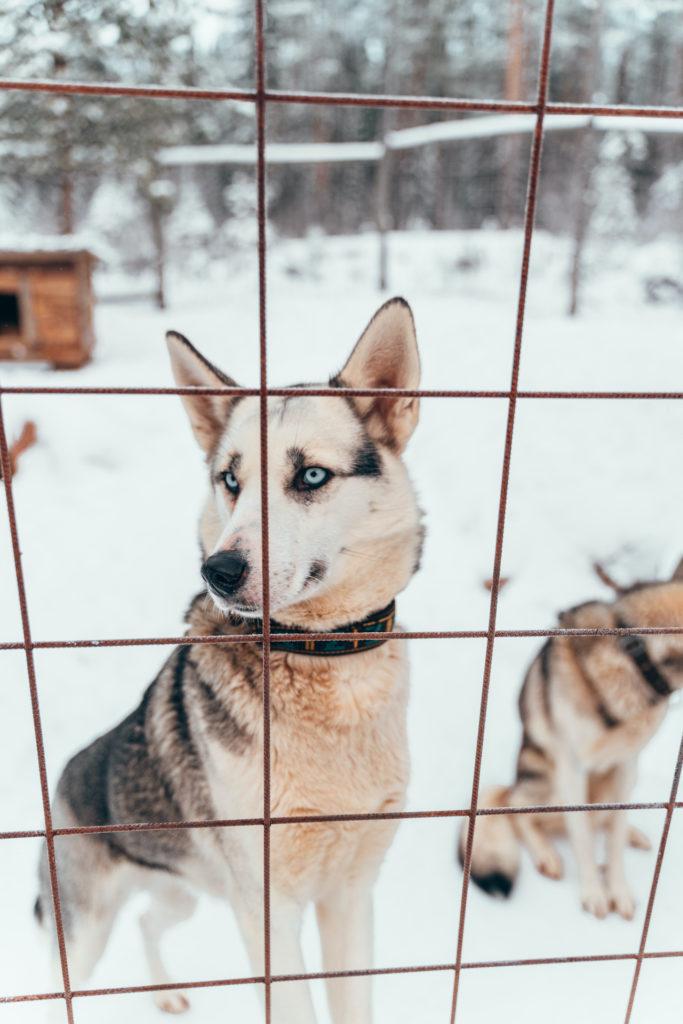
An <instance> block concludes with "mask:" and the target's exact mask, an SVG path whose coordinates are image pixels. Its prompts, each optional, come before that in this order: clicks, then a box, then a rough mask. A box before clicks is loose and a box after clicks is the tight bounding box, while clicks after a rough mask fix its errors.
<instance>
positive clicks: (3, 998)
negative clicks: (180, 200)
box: [0, 0, 683, 1024]
mask: <svg viewBox="0 0 683 1024" xmlns="http://www.w3.org/2000/svg"><path fill="white" fill-rule="evenodd" d="M554 8H555V0H546V3H545V11H544V21H543V29H542V45H541V54H540V59H539V68H538V85H537V93H536V99H535V102H511V101H505V100H499V99H457V98H448V97H446V98H444V97H434V96H399V95H366V94H356V93H315V92H286V91H282V90H269V89H268V87H267V81H266V49H265V37H266V29H265V15H266V0H254V28H255V89H253V90H245V89H227V88H226V89H198V88H183V87H178V88H175V87H162V86H157V85H141V86H138V85H127V84H125V83H86V82H66V81H57V80H20V79H0V90H5V91H6V90H23V91H30V92H41V93H58V94H72V95H73V94H80V95H107V96H114V97H116V96H118V97H122V96H136V97H146V98H149V99H155V100H159V101H163V100H164V99H185V100H193V101H202V100H205V101H206V100H223V101H231V100H233V101H234V100H241V101H245V102H250V103H253V104H254V106H255V112H256V152H257V161H256V182H257V221H258V240H257V246H258V279H259V303H258V317H259V387H258V388H228V387H226V388H220V389H213V388H179V387H176V388H173V387H170V388H169V387H140V388H135V387H11V386H10V387H3V386H2V385H1V384H0V464H1V466H2V479H3V485H4V490H5V498H6V505H7V515H8V522H9V529H10V537H11V545H12V555H13V561H14V568H15V574H16V586H17V597H18V602H19V609H20V614H21V627H22V633H23V639H22V640H21V641H17V642H5V643H0V650H23V651H24V654H25V659H26V670H27V678H28V686H29V692H30V700H31V709H32V718H33V730H34V735H35V746H36V753H37V761H38V773H39V779H40V788H41V797H42V807H43V818H44V827H43V828H41V829H35V830H26V831H13V832H0V839H22V838H44V839H45V843H46V846H47V853H48V865H49V875H50V884H51V893H52V904H53V906H52V910H53V914H54V919H55V924H56V933H57V941H58V947H59V959H60V965H61V974H62V982H63V988H62V990H61V991H54V992H39V993H29V994H24V995H0V1003H3V1004H11V1003H24V1002H35V1001H45V1000H48V1001H49V1000H63V1001H64V1006H65V1012H66V1018H67V1021H68V1022H69V1024H73V1021H74V1011H73V1001H74V999H77V998H86V997H96V996H110V995H125V994H132V993H142V992H157V991H172V990H178V989H188V990H189V989H198V988H200V989H201V988H215V987H222V986H233V985H262V986H263V988H264V994H265V1002H264V1014H265V1022H266V1024H271V1019H272V1014H271V988H272V985H273V984H283V983H287V982H301V981H317V980H321V979H328V978H354V977H363V976H368V975H374V976H386V975H401V974H418V973H427V972H444V971H445V972H450V973H452V974H453V989H452V998H451V1007H450V1018H449V1019H450V1024H455V1022H456V1020H460V1019H461V1016H459V1015H458V995H459V990H460V980H461V975H462V971H464V970H479V969H491V968H503V967H525V966H540V965H546V964H578V963H602V962H614V961H630V962H632V963H633V974H632V979H631V984H630V989H629V991H628V993H625V997H626V998H625V1002H626V1008H625V1016H624V1024H629V1022H630V1021H631V1020H632V1016H633V1008H634V1002H635V996H636V991H637V988H638V982H639V978H640V973H641V969H642V964H643V962H644V961H645V960H655V959H662V958H676V957H682V956H683V950H682V949H678V950H665V951H651V950H648V949H646V946H647V940H648V933H649V929H650V922H651V919H652V912H653V908H654V903H655V898H656V895H657V888H658V884H659V879H660V875H661V870H662V864H663V861H664V855H665V852H666V846H667V841H668V838H669V832H670V829H671V823H672V819H673V815H674V811H675V810H677V809H680V808H681V807H683V801H679V800H678V789H679V783H680V777H681V768H682V765H683V738H682V740H681V745H680V747H679V751H678V756H677V760H676V765H675V769H674V773H673V778H672V782H671V788H670V792H669V798H668V800H666V801H663V802H641V803H602V804H572V805H567V806H557V805H555V806H550V805H543V806H536V807H524V808H520V807H500V808H481V807H479V803H478V801H479V783H480V773H481V763H482V755H483V747H484V734H485V728H486V714H487V705H488V695H489V688H490V684H491V667H492V659H493V650H494V644H495V641H496V639H497V638H501V637H550V636H604V635H614V636H620V635H627V634H629V633H632V634H637V635H651V634H675V633H683V627H673V626H672V627H664V628H642V627H636V626H633V627H622V628H613V629H606V628H601V629H560V628H557V629H519V630H509V629H508V630H499V629H497V611H498V598H499V594H500V587H501V563H502V555H503V540H504V532H505V521H506V510H507V498H508V487H509V479H510V464H511V455H512V443H513V433H514V426H515V414H516V409H517V402H518V400H526V399H572V400H577V399H583V400H592V399H612V400H634V399H635V400H657V399H681V398H683V391H668V392H664V391H657V392H636V391H606V392H598V391H522V390H520V389H519V386H518V385H519V372H520V362H521V352H522V339H523V330H524V318H525V307H526V295H527V283H528V277H529V260H530V253H531V245H532V239H533V233H534V219H535V214H536V205H537V198H538V188H539V181H540V171H541V153H542V148H543V134H544V119H545V116H546V114H548V113H552V114H567V115H571V114H588V115H599V114H612V115H616V116H624V117H660V118H683V107H657V106H627V105H597V104H592V103H581V104H576V103H575V104H566V103H552V102H549V101H548V83H549V72H550V57H551V43H552V31H553V16H554ZM273 103H276V104H277V103H290V104H312V105H317V106H363V107H390V108H404V109H415V110H434V111H454V112H461V113H462V112H479V113H483V112H484V113H485V112H497V113H503V114H505V113H531V114H535V116H536V123H535V127H534V132H533V138H532V145H531V153H530V159H529V169H528V180H527V194H526V203H525V211H524V236H523V237H524V241H523V250H522V264H521V271H520V278H519V292H518V300H517V315H516V322H515V329H514V343H513V351H512V370H511V376H510V386H509V388H508V389H507V390H496V391H483V390H480V391H478V390H438V391H437V390H427V389H424V390H419V389H418V390H407V389H385V388H377V389H346V391H345V394H348V395H362V396H368V397H372V396H380V395H387V396H394V397H399V396H415V397H424V398H451V399H457V398H488V399H498V400H501V401H506V402H507V420H506V427H505V440H504V449H503V460H502V470H501V478H500V491H499V499H498V517H497V528H496V541H495V550H494V556H493V570H492V576H491V598H490V605H489V617H488V626H487V628H486V629H485V630H452V631H440V632H428V631H421V632H409V631H393V632H391V633H387V634H386V637H387V638H388V639H407V640H423V639H430V640H438V639H466V638H478V639H485V640H486V653H485V659H484V672H483V679H482V685H481V698H480V706H479V719H478V726H477V734H476V748H475V756H474V764H473V769H472V792H471V801H470V804H469V806H468V807H465V808H456V809H433V810H423V811H402V812H391V813H364V814H361V813H358V814H323V815H311V816H305V815H304V816H283V817H278V816H273V815H272V814H271V799H270V782H271V764H270V640H271V634H270V615H269V577H268V567H269V557H268V556H269V546H268V540H269V520H268V479H267V472H266V468H267V458H268V419H267V400H268V398H269V397H270V396H287V395H291V394H293V395H301V394H302V392H303V393H309V394H312V395H330V396H334V397H338V396H339V391H338V390H337V389H330V388H304V389H302V388H296V389H292V388H270V387H268V349H267V332H266V312H267V291H266V287H267V274H266V164H267V159H266V115H267V108H268V105H269V104H273ZM200 393H203V394H240V395H252V396H257V397H258V398H259V399H260V431H261V499H262V513H261V515H262V529H261V536H262V544H261V549H262V559H263V627H262V632H261V633H260V634H250V635H249V636H220V637H213V636H201V637H196V636H182V637H150V638H142V639H140V638H123V639H115V640H76V641H72V640H59V639H57V640H46V641H34V640H33V637H32V634H31V626H30V621H29V614H28V602H27V596H26V583H25V578H24V573H23V569H22V560H21V548H20V543H19V533H18V526H17V516H16V510H15V505H14V499H13V492H12V474H11V467H10V454H9V445H8V439H7V432H6V428H5V421H4V416H3V411H2V395H3V394H27V395H28V394H30V395H44V394H51V395H65V396H67V395H72V396H73V395H81V394H94V395H101V396H116V395H146V396H163V395H183V394H200ZM310 636H311V634H310V633H306V634H303V633H295V632H292V633H288V634H282V635H279V639H293V640H294V639H307V638H308V639H310ZM316 636H317V637H319V638H325V637H328V638H332V637H334V638H337V639H339V638H340V637H341V638H349V637H352V636H353V634H349V633H347V634H343V633H335V634H327V633H318V634H316ZM255 640H258V641H260V642H261V643H262V647H263V696H264V699H263V733H264V754H263V813H262V815H261V816H260V817H256V818H240V819H235V820H220V819H216V820H202V821H187V820H185V821H172V822H137V823H125V824H116V825H108V826H83V827H70V828H55V827H54V825H53V821H52V812H51V806H50V797H49V790H48V780H47V769H46V761H45V744H44V739H43V729H42V722H41V713H40V704H39V698H38V688H37V680H36V671H35V662H34V656H33V652H34V651H35V650H43V649H64V648H82V647H83V648H85V647H103V648H106V647H126V646H147V645H176V644H195V643H221V644H225V643H244V642H248V643H253V642H254V641H255ZM604 810H624V811H626V810H660V811H662V810H663V811H665V812H666V813H665V816H664V824H663V827H662V832H661V835H660V839H659V844H658V848H657V854H656V859H655V866H654V870H653V875H652V881H651V884H650V888H649V895H648V899H647V904H646V908H645V915H644V921H643V927H642V931H641V937H640V942H639V945H638V949H637V950H635V951H631V952H615V953H607V954H586V955H575V956H553V957H537V958H525V959H508V960H481V961H464V960H463V942H464V935H465V925H466V915H467V897H468V892H469V883H470V870H471V860H472V843H473V837H474V828H475V823H476V819H477V817H480V816H484V815H492V814H520V813H526V814H528V813H530V812H531V813H558V812H563V813H585V812H599V811H604ZM422 818H466V819H468V829H467V840H466V846H465V856H464V866H463V877H462V885H461V893H460V911H459V919H458V928H457V934H456V936H455V937H454V957H453V959H452V960H451V961H449V962H448V963H440V964H414V965H410V966H404V967H368V968H366V969H357V970H339V971H326V972H325V971H322V972H313V973H306V974H296V975H292V974H286V975H282V974H273V972H272V969H271V942H270V938H271V927H270V833H271V829H272V828H274V827H277V826H279V825H296V824H304V823H307V824H310V823H325V822H342V821H343V822H349V821H350V822H353V821H359V822H360V821H374V820H387V819H398V820H403V819H414V820H417V819H422ZM240 826H261V827H262V828H263V879H264V885H263V927H264V950H263V953H264V970H263V974H261V975H259V976H254V977H238V978H221V979H212V980H204V981H202V980H199V981H188V982H183V981H181V982H174V983H165V984H156V985H128V986H117V987H111V988H99V989H94V988H90V989H80V990H74V989H73V988H72V987H71V983H70V977H69V965H68V958H67V951H66V943H65V937H64V925H63V919H62V912H61V905H60V895H59V881H58V877H57V867H56V860H55V838H56V837H59V836H69V835H90V834H105V833H112V832H133V831H158V830H176V829H199V828H235V827H240Z"/></svg>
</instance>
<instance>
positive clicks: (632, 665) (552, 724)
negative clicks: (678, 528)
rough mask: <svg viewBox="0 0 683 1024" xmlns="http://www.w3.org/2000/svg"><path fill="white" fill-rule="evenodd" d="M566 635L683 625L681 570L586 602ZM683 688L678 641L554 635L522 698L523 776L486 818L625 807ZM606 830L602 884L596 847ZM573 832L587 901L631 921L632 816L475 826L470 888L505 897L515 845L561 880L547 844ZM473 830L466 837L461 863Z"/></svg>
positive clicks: (591, 814)
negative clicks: (627, 854)
mask: <svg viewBox="0 0 683 1024" xmlns="http://www.w3.org/2000/svg"><path fill="white" fill-rule="evenodd" d="M560 625H561V626H562V627H563V628H565V629H596V628H615V627H619V628H622V627H625V626H642V627H659V628H662V627H666V626H683V561H681V563H680V564H679V566H678V568H677V569H676V571H675V572H674V575H673V577H672V579H671V580H670V581H667V582H664V583H646V584H642V583H641V584H637V585H636V586H633V587H631V588H629V589H627V590H624V591H622V592H621V593H620V596H619V597H618V599H617V600H616V601H614V602H613V603H607V602H603V601H590V602H588V603H586V604H583V605H579V606H578V607H576V608H572V609H570V610H569V611H567V612H563V614H562V615H561V616H560ZM681 688H683V636H681V635H679V634H669V635H667V634H660V635H656V634H655V635H643V636H636V635H622V636H557V637H553V638H552V639H549V640H547V641H546V643H545V644H544V645H543V647H542V648H541V651H540V653H539V654H538V656H537V657H536V658H535V660H534V661H533V663H532V665H531V667H530V669H529V671H528V673H527V676H526V679H525V681H524V686H523V687H522V692H521V694H520V697H519V709H520V715H521V718H522V726H523V733H522V744H521V748H520V751H519V758H518V761H517V777H516V780H515V782H514V783H513V784H512V785H511V786H509V787H507V788H504V787H499V788H496V789H492V790H490V791H489V792H488V793H485V794H484V795H483V798H482V801H481V805H482V806H483V807H503V806H507V807H525V806H530V807H531V806H533V805H534V804H536V805H541V804H546V805H551V806H553V805H561V806H566V805H570V804H585V803H626V802H628V798H629V793H630V792H631V788H632V786H633V783H634V781H635V775H636V764H637V759H638V754H639V753H640V751H641V750H642V749H643V747H644V746H645V745H646V744H647V743H648V742H649V740H650V739H651V738H652V736H653V735H654V734H655V732H656V731H657V729H658V728H659V726H660V725H661V722H662V720H663V718H664V715H665V714H666V710H667V704H668V698H669V696H670V695H671V694H672V693H673V692H674V691H675V690H679V689H681ZM598 828H600V829H604V830H605V833H606V840H607V865H606V871H605V877H604V878H603V877H602V875H601V873H600V871H599V869H598V866H597V862H596V859H595V852H594V836H593V833H594V832H595V831H596V830H597V829H598ZM565 831H566V832H567V834H568V835H569V839H570V842H571V846H572V850H573V853H574V856H575V858H576V862H577V866H578V871H579V885H580V887H581V902H582V904H583V906H584V908H585V909H586V910H588V911H589V912H590V913H592V914H595V915H596V916H597V917H604V916H605V915H606V914H607V912H608V911H609V910H610V909H612V910H616V912H617V913H618V914H621V916H622V917H625V918H628V919H630V918H631V917H633V913H634V910H635V904H634V900H633V896H632V895H631V890H630V888H629V885H628V882H627V881H626V877H625V874H624V864H623V854H624V849H625V847H626V845H627V844H630V845H631V846H637V847H640V848H641V849H648V848H649V843H648V841H647V839H646V838H645V836H643V835H642V833H640V832H639V831H638V830H637V829H634V828H630V827H629V825H628V822H627V819H626V812H625V811H605V812H599V811H588V812H578V811H572V812H568V813H566V814H564V815H555V814H542V813H541V814H528V815H527V814H512V815H491V816H483V817H480V818H478V819H477V823H476V826H475V831H474V844H473V848H472V880H473V881H474V882H476V883H477V885H479V886H480V887H481V888H482V889H484V890H485V891H487V892H489V893H492V894H496V895H502V896H507V895H509V893H510V891H511V889H512V885H513V882H514V879H515V876H516V874H517V871H518V867H519V844H520V842H521V843H522V844H523V845H524V846H525V847H526V848H527V850H528V851H529V854H530V855H531V859H532V860H533V862H534V864H535V866H536V868H537V869H538V871H540V872H541V874H543V875H547V876H548V877H549V878H560V877H561V875H562V862H561V861H560V858H559V855H558V853H557V851H556V849H555V847H554V845H553V843H552V842H551V840H550V838H549V835H551V834H553V833H562V832H565ZM466 835H467V829H466V828H465V829H463V831H462V832H461V835H460V846H459V853H460V860H461V862H462V860H463V857H464V848H465V841H466Z"/></svg>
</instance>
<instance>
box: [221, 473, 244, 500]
mask: <svg viewBox="0 0 683 1024" xmlns="http://www.w3.org/2000/svg"><path fill="white" fill-rule="evenodd" d="M223 483H224V484H225V486H226V487H227V488H228V490H229V491H230V493H231V494H237V493H238V492H239V489H240V485H239V481H238V479H237V477H236V476H235V474H234V473H232V472H231V471H230V470H229V469H228V470H226V472H225V473H224V474H223Z"/></svg>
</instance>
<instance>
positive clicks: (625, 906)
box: [608, 885, 636, 921]
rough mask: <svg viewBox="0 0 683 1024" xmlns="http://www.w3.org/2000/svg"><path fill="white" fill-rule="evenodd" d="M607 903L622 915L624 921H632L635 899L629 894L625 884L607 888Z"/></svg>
mask: <svg viewBox="0 0 683 1024" xmlns="http://www.w3.org/2000/svg"><path fill="white" fill-rule="evenodd" d="M608 895H609V905H610V908H611V909H612V910H615V911H616V912H617V914H619V916H620V917H623V918H624V920H625V921H632V920H633V915H634V914H635V912H636V901H635V900H634V898H633V896H632V895H631V891H630V889H629V888H628V886H627V885H619V886H613V887H610V888H609V890H608Z"/></svg>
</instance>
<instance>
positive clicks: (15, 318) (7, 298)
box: [0, 292, 20, 334]
mask: <svg viewBox="0 0 683 1024" xmlns="http://www.w3.org/2000/svg"><path fill="white" fill-rule="evenodd" d="M19 330H20V322H19V296H18V295H17V293H16V292H0V334H18V333H19Z"/></svg>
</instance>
